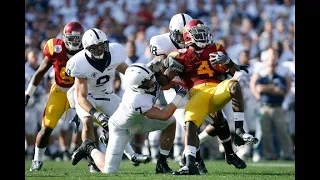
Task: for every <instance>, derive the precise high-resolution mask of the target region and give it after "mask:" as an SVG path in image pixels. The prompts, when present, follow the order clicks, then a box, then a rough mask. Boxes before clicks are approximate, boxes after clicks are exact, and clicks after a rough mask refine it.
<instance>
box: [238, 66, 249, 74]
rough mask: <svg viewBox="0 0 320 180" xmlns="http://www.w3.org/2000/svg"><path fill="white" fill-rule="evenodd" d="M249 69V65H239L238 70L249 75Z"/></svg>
mask: <svg viewBox="0 0 320 180" xmlns="http://www.w3.org/2000/svg"><path fill="white" fill-rule="evenodd" d="M249 67H250V65H239V69H240V70H243V71H245V72H246V73H247V74H249V70H248V68H249Z"/></svg>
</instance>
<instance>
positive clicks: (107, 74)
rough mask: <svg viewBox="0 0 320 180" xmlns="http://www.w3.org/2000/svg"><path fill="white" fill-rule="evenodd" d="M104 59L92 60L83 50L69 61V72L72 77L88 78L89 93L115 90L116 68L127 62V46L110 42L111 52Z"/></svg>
mask: <svg viewBox="0 0 320 180" xmlns="http://www.w3.org/2000/svg"><path fill="white" fill-rule="evenodd" d="M104 57H105V59H104V60H98V61H94V60H91V59H90V58H89V57H88V56H87V55H86V54H85V50H82V51H80V52H78V53H77V54H75V55H74V56H73V57H72V58H70V59H69V60H68V62H67V66H66V68H67V73H68V74H69V75H70V76H72V77H79V78H86V79H87V83H88V93H93V92H108V93H110V92H113V85H114V83H113V80H114V76H115V71H116V68H117V67H118V65H119V64H121V63H123V62H125V60H126V59H127V54H126V50H125V48H124V47H123V46H122V45H121V44H118V43H109V53H107V54H105V56H104Z"/></svg>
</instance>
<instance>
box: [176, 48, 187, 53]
mask: <svg viewBox="0 0 320 180" xmlns="http://www.w3.org/2000/svg"><path fill="white" fill-rule="evenodd" d="M178 52H179V53H185V52H187V49H186V48H183V49H178Z"/></svg>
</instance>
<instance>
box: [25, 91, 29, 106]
mask: <svg viewBox="0 0 320 180" xmlns="http://www.w3.org/2000/svg"><path fill="white" fill-rule="evenodd" d="M29 99H30V96H29V95H28V94H26V95H25V101H24V107H26V106H27V104H28V102H29Z"/></svg>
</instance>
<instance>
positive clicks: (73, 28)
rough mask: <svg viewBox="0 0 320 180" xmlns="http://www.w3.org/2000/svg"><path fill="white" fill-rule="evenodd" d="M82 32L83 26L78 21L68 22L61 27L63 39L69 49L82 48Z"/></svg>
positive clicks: (76, 49)
mask: <svg viewBox="0 0 320 180" xmlns="http://www.w3.org/2000/svg"><path fill="white" fill-rule="evenodd" d="M83 33H84V28H83V26H82V25H81V24H80V23H78V22H69V23H68V24H67V25H65V26H64V28H63V41H64V43H65V44H66V47H67V48H68V49H69V50H70V51H78V50H80V49H83V47H82V43H81V39H82V35H83Z"/></svg>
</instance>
